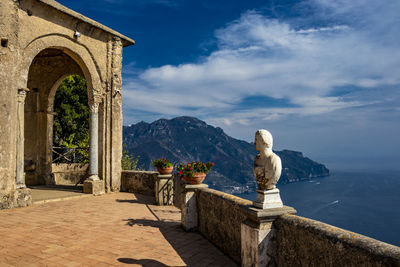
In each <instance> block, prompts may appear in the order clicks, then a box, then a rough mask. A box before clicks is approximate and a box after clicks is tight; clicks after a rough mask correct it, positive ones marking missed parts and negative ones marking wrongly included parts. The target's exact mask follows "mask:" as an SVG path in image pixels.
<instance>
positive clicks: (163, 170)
mask: <svg viewBox="0 0 400 267" xmlns="http://www.w3.org/2000/svg"><path fill="white" fill-rule="evenodd" d="M173 169H174V167H173V166H171V167H167V168H160V167H157V171H158V173H159V174H161V175H165V174H171V172H172V170H173Z"/></svg>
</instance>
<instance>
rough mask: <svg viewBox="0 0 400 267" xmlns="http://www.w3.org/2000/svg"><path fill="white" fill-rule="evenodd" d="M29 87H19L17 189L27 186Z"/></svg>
mask: <svg viewBox="0 0 400 267" xmlns="http://www.w3.org/2000/svg"><path fill="white" fill-rule="evenodd" d="M27 92H29V89H19V90H18V95H17V101H18V104H17V125H18V129H17V170H16V184H17V189H19V188H25V187H26V185H25V170H24V165H25V164H24V160H25V158H24V146H25V139H24V136H25V132H24V131H25V128H24V124H25V98H26V93H27Z"/></svg>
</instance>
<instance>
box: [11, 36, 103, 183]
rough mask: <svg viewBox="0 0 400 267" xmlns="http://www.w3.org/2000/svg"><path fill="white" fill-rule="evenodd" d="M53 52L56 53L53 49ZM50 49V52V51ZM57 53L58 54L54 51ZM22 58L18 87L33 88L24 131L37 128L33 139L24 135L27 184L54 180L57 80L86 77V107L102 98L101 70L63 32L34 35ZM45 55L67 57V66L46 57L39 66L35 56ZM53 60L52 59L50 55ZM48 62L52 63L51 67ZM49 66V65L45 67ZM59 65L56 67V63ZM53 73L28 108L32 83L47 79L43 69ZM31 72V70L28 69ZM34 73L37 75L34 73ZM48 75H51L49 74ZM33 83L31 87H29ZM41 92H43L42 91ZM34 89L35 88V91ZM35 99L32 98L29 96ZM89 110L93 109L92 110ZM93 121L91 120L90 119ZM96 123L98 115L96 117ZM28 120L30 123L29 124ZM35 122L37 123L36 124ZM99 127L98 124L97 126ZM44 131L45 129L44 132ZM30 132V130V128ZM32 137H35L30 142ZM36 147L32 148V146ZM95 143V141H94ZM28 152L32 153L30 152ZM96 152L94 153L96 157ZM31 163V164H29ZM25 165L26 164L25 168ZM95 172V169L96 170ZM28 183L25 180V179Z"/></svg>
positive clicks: (96, 133)
mask: <svg viewBox="0 0 400 267" xmlns="http://www.w3.org/2000/svg"><path fill="white" fill-rule="evenodd" d="M54 52H55V53H54ZM49 53H50V54H49ZM55 54H59V55H55ZM21 56H22V58H21V61H20V80H19V81H17V82H18V83H19V84H18V88H29V89H33V92H31V93H28V97H27V99H26V101H28V103H26V105H25V113H26V114H25V115H29V114H32V115H29V116H33V117H32V118H34V120H32V121H29V119H28V121H27V120H25V121H26V122H27V123H28V124H27V125H26V126H28V127H27V128H26V131H25V133H27V131H28V132H29V129H33V131H35V132H36V136H37V138H36V139H32V137H31V138H29V139H25V149H26V152H28V153H25V167H26V166H27V164H28V165H29V166H32V171H31V173H29V172H26V175H27V176H26V178H27V182H29V183H30V184H53V183H54V182H55V181H54V176H52V175H51V174H52V160H51V159H52V142H53V140H52V139H53V138H52V136H53V132H52V131H53V113H52V112H53V105H54V96H55V94H56V91H57V89H58V87H59V85H60V83H61V82H62V81H63V80H64V79H65V78H66V77H67V76H69V75H71V74H78V75H81V76H82V77H84V78H85V80H86V82H87V94H88V100H89V103H88V104H89V107H92V106H95V107H97V106H98V104H99V103H100V102H101V98H102V92H103V87H102V84H103V82H102V79H101V74H100V71H99V70H98V67H97V65H96V61H95V60H94V57H93V56H92V55H91V53H90V51H89V50H88V49H87V48H86V47H85V46H84V45H82V44H80V43H78V42H77V41H75V40H74V39H71V38H69V37H66V36H61V35H58V34H54V35H47V36H43V37H40V38H36V39H35V40H34V41H32V42H31V43H30V44H29V45H27V46H26V48H25V49H24V50H23V53H22V55H21ZM43 56H44V58H46V57H49V56H50V57H54V56H57V57H63V58H65V59H68V60H69V61H66V62H70V63H69V64H71V65H68V64H67V65H68V66H72V67H68V68H66V69H63V67H62V66H65V64H64V65H63V64H61V65H58V64H55V65H54V64H53V63H50V62H54V61H49V63H48V64H49V65H47V64H42V65H41V66H44V68H43V69H42V67H40V68H38V67H37V66H38V65H37V64H36V63H35V62H37V61H38V60H39V61H40V60H43ZM51 60H52V59H51ZM50 65H51V66H52V67H50ZM46 66H49V67H46ZM59 66H60V67H61V69H59V68H58V67H59ZM49 68H50V70H51V68H54V69H55V70H59V71H55V72H52V71H51V72H49ZM42 71H44V73H46V72H47V73H49V74H50V73H52V74H53V73H54V75H53V76H52V75H50V76H52V78H51V79H50V80H48V81H47V82H46V83H47V84H46V86H47V87H46V88H47V89H46V90H45V91H41V90H38V89H37V90H36V91H39V95H38V97H39V98H38V99H39V102H38V103H39V104H38V105H39V106H37V108H36V110H32V109H31V110H29V108H30V107H35V104H33V105H31V100H32V97H33V96H34V94H35V89H36V88H35V86H33V84H35V83H36V84H38V87H37V88H41V85H42V83H40V82H39V83H37V81H41V80H42V81H45V80H46V79H44V80H43V77H46V76H43V75H45V74H44V73H42ZM31 72H32V73H31ZM35 74H36V76H35ZM34 77H42V78H39V80H35V79H34ZM49 78H50V77H49ZM31 87H32V88H31ZM43 92H44V93H43ZM36 93H37V92H36ZM32 101H34V99H33V100H32ZM91 112H92V111H91ZM95 112H96V116H98V115H97V112H98V111H97V109H96V110H95ZM91 121H92V120H91ZM95 121H96V123H98V122H97V118H96V119H95ZM29 123H30V124H33V125H31V126H30V127H29ZM35 125H37V126H35ZM96 129H98V127H96ZM45 131H47V132H46V133H45ZM29 133H31V132H29ZM90 135H91V142H92V136H96V137H93V140H94V141H93V143H98V141H97V140H98V139H97V136H98V131H95V132H91V133H90ZM32 140H37V141H35V142H33V141H32ZM36 147H37V149H36V150H35V148H36ZM96 147H97V145H96ZM29 152H31V153H29ZM95 156H96V157H95ZM95 156H94V157H92V156H91V158H94V159H96V158H97V155H95ZM91 162H98V160H93V161H92V160H91ZM31 163H32V164H31ZM94 166H95V167H96V168H97V164H96V165H94ZM25 169H27V168H25ZM96 173H97V171H96ZM27 184H28V183H27Z"/></svg>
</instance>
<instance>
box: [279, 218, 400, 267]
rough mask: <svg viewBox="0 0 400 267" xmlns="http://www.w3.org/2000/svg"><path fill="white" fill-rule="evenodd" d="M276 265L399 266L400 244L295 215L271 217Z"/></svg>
mask: <svg viewBox="0 0 400 267" xmlns="http://www.w3.org/2000/svg"><path fill="white" fill-rule="evenodd" d="M274 228H275V229H276V243H277V257H276V262H277V264H278V266H400V248H399V247H397V246H393V245H390V244H387V243H384V242H381V241H378V240H375V239H372V238H369V237H366V236H363V235H360V234H357V233H353V232H350V231H346V230H343V229H340V228H338V227H334V226H332V225H329V224H325V223H322V222H319V221H315V220H311V219H307V218H303V217H300V216H295V215H284V216H281V217H280V218H278V219H277V220H275V222H274Z"/></svg>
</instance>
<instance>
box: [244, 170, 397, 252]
mask: <svg viewBox="0 0 400 267" xmlns="http://www.w3.org/2000/svg"><path fill="white" fill-rule="evenodd" d="M278 188H279V190H280V194H281V198H282V201H283V203H284V205H287V206H291V207H294V208H295V209H296V210H297V215H299V216H303V217H307V218H311V219H314V220H318V221H322V222H325V223H328V224H331V225H334V226H337V227H340V228H343V229H346V230H350V231H352V232H356V233H359V234H362V235H366V236H369V237H372V238H375V239H377V240H381V241H384V242H387V243H390V244H393V245H396V246H400V171H371V172H346V171H331V175H330V176H327V177H323V178H315V179H312V180H308V181H302V182H295V183H290V184H285V185H278ZM237 196H239V197H242V198H245V199H249V200H255V199H256V196H257V193H256V192H252V193H244V194H237Z"/></svg>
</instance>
